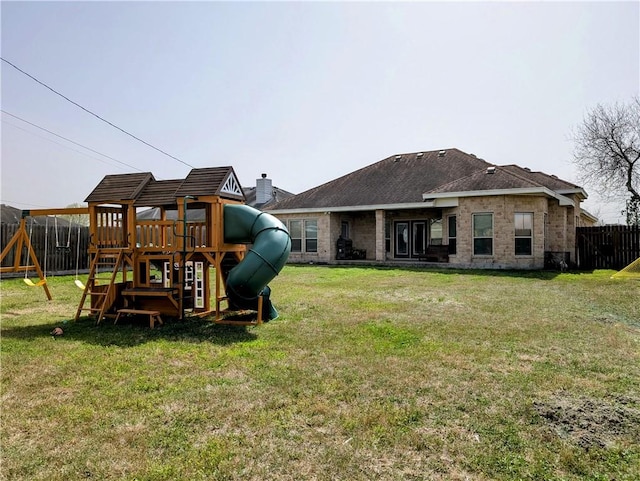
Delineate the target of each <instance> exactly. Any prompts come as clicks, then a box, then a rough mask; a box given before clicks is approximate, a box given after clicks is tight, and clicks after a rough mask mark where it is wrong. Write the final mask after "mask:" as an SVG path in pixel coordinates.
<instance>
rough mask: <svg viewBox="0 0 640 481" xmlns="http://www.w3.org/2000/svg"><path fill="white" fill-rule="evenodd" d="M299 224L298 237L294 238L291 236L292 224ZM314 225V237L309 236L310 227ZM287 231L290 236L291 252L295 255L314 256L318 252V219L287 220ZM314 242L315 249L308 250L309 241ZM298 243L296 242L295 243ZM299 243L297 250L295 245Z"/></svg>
mask: <svg viewBox="0 0 640 481" xmlns="http://www.w3.org/2000/svg"><path fill="white" fill-rule="evenodd" d="M296 222H299V223H300V237H294V236H293V235H292V232H293V229H292V227H291V224H292V223H296ZM311 223H315V225H316V228H315V237H312V236H310V235H309V232H310V229H309V227H310V225H311ZM287 229H289V235H290V236H291V252H292V253H296V254H303V253H310V254H316V253H317V252H318V219H289V220H288V221H287ZM313 240H315V249H314V248H309V244H310V241H313ZM297 241H298V242H297ZM298 243H299V248H298V247H296V244H298Z"/></svg>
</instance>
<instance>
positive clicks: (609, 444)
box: [0, 266, 640, 481]
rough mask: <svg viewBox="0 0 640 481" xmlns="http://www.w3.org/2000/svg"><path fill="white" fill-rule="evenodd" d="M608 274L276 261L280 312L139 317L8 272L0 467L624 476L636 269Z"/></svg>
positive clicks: (420, 476) (168, 473)
mask: <svg viewBox="0 0 640 481" xmlns="http://www.w3.org/2000/svg"><path fill="white" fill-rule="evenodd" d="M611 273H612V272H610V271H596V272H594V273H580V274H574V273H565V274H558V273H541V272H529V273H527V272H517V273H513V272H496V271H487V272H482V271H469V272H464V271H453V270H452V271H448V270H447V271H429V270H411V269H375V268H329V267H314V266H304V267H297V266H287V267H286V268H285V269H284V271H283V272H282V273H281V275H280V276H279V277H277V278H276V279H275V280H274V282H273V283H272V284H271V287H272V291H273V292H272V299H273V301H274V303H275V305H276V307H277V308H278V311H279V312H280V318H279V319H277V320H274V321H271V322H269V323H267V324H264V325H262V326H260V327H256V328H242V327H228V326H219V325H214V324H212V323H211V322H208V321H203V320H197V319H191V320H187V321H185V322H179V321H171V320H169V321H166V322H165V325H164V326H163V327H161V328H156V329H154V330H150V329H149V327H148V322H147V321H146V320H142V319H141V320H140V321H139V322H136V321H129V322H126V321H125V322H123V323H122V324H120V323H119V324H118V325H116V326H114V325H112V324H111V323H103V324H101V325H99V326H95V325H94V322H93V321H92V320H90V319H88V318H83V319H81V320H80V321H79V322H74V321H72V320H71V319H72V318H73V317H74V314H75V310H76V307H77V303H78V301H79V298H80V295H81V291H80V290H78V289H77V288H76V287H75V286H74V285H73V279H74V278H73V277H58V278H52V279H50V280H49V282H50V287H51V292H52V294H53V296H54V300H53V301H51V302H48V301H46V298H45V296H44V293H43V291H42V289H41V288H33V287H27V286H26V285H25V284H24V283H23V282H22V281H21V280H20V279H16V280H4V281H2V284H1V288H2V290H1V293H2V305H1V310H0V313H1V314H2V343H1V349H2V353H1V356H2V357H1V362H2V366H1V367H2V393H1V394H2V406H1V407H2V411H1V412H2V439H1V441H2V444H1V448H2V464H1V465H0V470H1V472H0V479H3V480H5V479H6V480H29V481H33V480H47V481H54V480H64V481H67V480H76V479H93V480H140V481H142V480H149V481H151V480H172V481H173V480H373V479H376V480H427V479H429V480H490V479H497V480H515V479H526V480H614V479H615V480H618V481H619V480H637V479H638V473H640V281H637V280H611V279H610V278H609V276H610V275H611ZM56 326H61V327H62V328H63V329H64V331H65V334H64V336H62V337H60V338H56V339H54V338H53V337H51V336H50V335H49V333H50V331H51V330H52V329H53V328H54V327H56Z"/></svg>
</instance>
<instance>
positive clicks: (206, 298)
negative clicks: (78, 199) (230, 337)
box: [2, 167, 291, 327]
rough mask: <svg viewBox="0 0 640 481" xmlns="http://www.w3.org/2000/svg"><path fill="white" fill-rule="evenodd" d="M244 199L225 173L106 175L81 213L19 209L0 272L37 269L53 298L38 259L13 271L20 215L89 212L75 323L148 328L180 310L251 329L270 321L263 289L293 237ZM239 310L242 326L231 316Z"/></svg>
mask: <svg viewBox="0 0 640 481" xmlns="http://www.w3.org/2000/svg"><path fill="white" fill-rule="evenodd" d="M244 200H245V199H244V195H243V192H242V189H241V187H240V184H239V182H238V180H237V177H236V175H235V172H234V171H233V168H232V167H214V168H202V169H193V170H192V171H191V172H190V173H189V175H188V176H187V177H186V178H185V179H181V180H161V181H158V180H156V179H155V178H154V177H153V175H152V174H151V173H135V174H119V175H107V176H106V177H104V179H103V180H102V181H101V182H100V183H99V184H98V185H97V186H96V187H95V189H94V190H93V191H92V192H91V194H89V196H88V197H87V198H86V200H85V201H86V202H87V204H88V207H87V208H81V209H71V210H70V209H49V210H38V211H24V212H23V221H22V225H21V229H20V230H19V231H18V233H17V234H16V235H15V236H14V238H13V239H12V240H11V242H9V243H8V244H7V246H6V247H5V249H4V250H3V252H2V258H4V257H5V256H6V254H7V252H8V251H9V250H10V249H11V248H13V247H16V248H17V251H16V252H18V253H20V254H18V255H16V256H15V259H16V260H15V264H14V265H13V266H11V267H7V268H3V269H7V271H9V270H11V271H13V272H17V271H25V272H26V271H32V270H35V271H36V272H37V273H38V276H39V277H40V281H39V282H38V283H37V284H39V285H42V287H44V289H45V292H46V293H47V297H48V298H49V299H51V294H50V292H49V290H48V287H47V283H46V278H45V276H44V274H43V272H42V269H41V268H40V265H39V263H38V260H37V258H36V256H35V255H31V254H30V258H31V262H32V264H31V265H25V266H21V265H19V264H20V259H21V258H22V257H23V256H22V254H21V253H22V249H23V248H24V246H27V248H28V250H29V252H31V253H32V252H33V250H32V249H30V244H29V238H28V234H27V233H26V224H25V218H26V217H28V216H30V215H54V214H70V213H88V214H89V221H90V243H89V255H90V258H91V263H90V269H89V275H88V278H87V281H86V283H84V284H82V283H81V282H78V284H79V286H81V287H83V293H82V297H81V300H80V303H79V305H78V308H77V311H76V315H75V318H76V319H78V318H79V317H80V316H81V315H82V313H83V312H88V313H90V315H92V316H95V317H96V319H97V322H98V323H99V322H101V321H102V320H103V319H104V318H113V319H115V320H116V321H117V320H118V319H120V318H121V317H122V316H123V315H130V314H136V315H146V316H149V321H150V326H151V327H153V326H154V324H155V323H156V322H158V323H161V322H162V320H161V317H160V316H168V317H174V318H179V319H182V318H183V317H185V313H188V314H189V315H192V316H209V315H211V316H213V318H214V320H215V322H218V323H231V322H232V323H236V324H258V323H261V322H262V321H263V320H269V319H274V318H275V317H277V315H278V314H277V311H276V310H275V308H274V307H273V305H272V304H271V302H270V289H269V287H268V286H267V284H268V282H270V281H271V280H272V279H273V278H274V277H275V276H276V275H277V274H278V272H279V271H280V270H281V269H282V267H283V266H284V264H285V263H286V261H287V258H288V256H289V251H290V248H291V240H290V238H289V234H288V232H287V230H286V228H285V226H284V225H283V224H282V223H281V222H280V221H279V220H278V219H276V218H275V217H273V216H271V215H269V214H266V213H263V212H260V211H258V210H256V209H253V208H251V207H249V206H246V205H244ZM72 211H73V212H72ZM150 212H152V213H154V214H155V215H153V216H151V217H152V218H149V217H150V216H149V213H150ZM248 244H251V248H250V249H247V245H248ZM28 257H29V256H28ZM212 269H213V270H214V271H215V275H212V273H211V270H212ZM34 284H35V283H34ZM212 296H213V299H212ZM239 312H242V313H243V314H244V316H243V317H242V318H241V319H242V320H237V319H238V318H234V314H237V313H239ZM247 313H254V315H253V316H251V315H249V317H248V318H247V317H246V314H247Z"/></svg>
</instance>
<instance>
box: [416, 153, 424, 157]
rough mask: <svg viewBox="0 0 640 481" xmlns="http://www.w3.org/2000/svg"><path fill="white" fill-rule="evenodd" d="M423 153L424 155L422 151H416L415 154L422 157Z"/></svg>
mask: <svg viewBox="0 0 640 481" xmlns="http://www.w3.org/2000/svg"><path fill="white" fill-rule="evenodd" d="M423 155H424V152H418V153H417V154H416V157H422V156H423Z"/></svg>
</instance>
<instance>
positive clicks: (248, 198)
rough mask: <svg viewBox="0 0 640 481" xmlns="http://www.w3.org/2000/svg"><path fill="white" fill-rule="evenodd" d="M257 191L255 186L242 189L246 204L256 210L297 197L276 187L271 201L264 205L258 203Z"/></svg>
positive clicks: (272, 192)
mask: <svg viewBox="0 0 640 481" xmlns="http://www.w3.org/2000/svg"><path fill="white" fill-rule="evenodd" d="M256 191H257V189H256V187H255V186H254V187H243V188H242V192H243V193H244V198H245V202H246V204H247V205H249V206H251V207H255V208H256V209H261V208H266V207H268V206H270V205H272V204H275V203H276V202H280V201H281V200H284V199H288V198H289V197H292V196H293V195H295V194H292V193H291V192H287V191H286V190H283V189H280V188H279V187H275V186H274V187H273V189H272V191H271V200H270V201H269V202H265V203H263V204H258V203H257V202H256Z"/></svg>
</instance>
